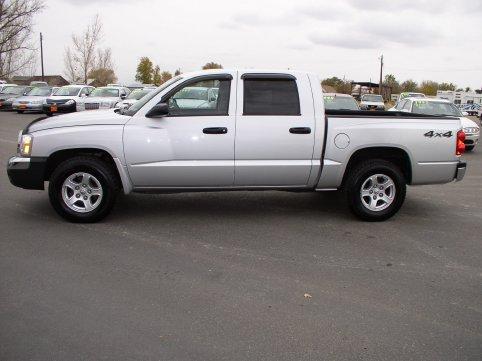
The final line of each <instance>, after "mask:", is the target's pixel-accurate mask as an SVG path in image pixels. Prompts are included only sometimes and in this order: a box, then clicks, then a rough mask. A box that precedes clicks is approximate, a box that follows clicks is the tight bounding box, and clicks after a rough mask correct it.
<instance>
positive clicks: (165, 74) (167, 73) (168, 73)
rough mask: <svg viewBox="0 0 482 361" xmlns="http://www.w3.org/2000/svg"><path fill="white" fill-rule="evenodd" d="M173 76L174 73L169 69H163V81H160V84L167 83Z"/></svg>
mask: <svg viewBox="0 0 482 361" xmlns="http://www.w3.org/2000/svg"><path fill="white" fill-rule="evenodd" d="M171 78H172V74H171V73H170V72H168V71H163V72H162V73H161V82H160V83H159V85H161V84H163V83H165V82H166V81H168V80H169V79H171Z"/></svg>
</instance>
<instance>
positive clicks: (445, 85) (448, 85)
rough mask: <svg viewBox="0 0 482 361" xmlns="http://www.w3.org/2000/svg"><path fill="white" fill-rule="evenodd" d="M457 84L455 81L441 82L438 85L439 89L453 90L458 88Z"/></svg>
mask: <svg viewBox="0 0 482 361" xmlns="http://www.w3.org/2000/svg"><path fill="white" fill-rule="evenodd" d="M456 87H457V86H456V85H455V84H453V83H440V84H439V85H438V90H452V91H454V90H455V89H456Z"/></svg>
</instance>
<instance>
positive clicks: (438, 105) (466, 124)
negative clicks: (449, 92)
mask: <svg viewBox="0 0 482 361" xmlns="http://www.w3.org/2000/svg"><path fill="white" fill-rule="evenodd" d="M401 111H402V112H408V113H416V114H423V115H437V116H442V115H449V116H453V117H457V118H459V119H460V121H461V123H462V128H463V130H464V133H465V142H464V143H465V149H466V150H467V151H469V152H470V151H472V150H473V149H474V148H475V146H476V145H477V143H478V142H479V137H480V128H479V126H478V125H477V123H476V122H474V121H473V120H470V119H469V118H467V117H466V115H467V113H462V112H461V111H460V109H459V108H457V107H456V106H455V105H454V104H453V103H451V102H450V101H448V100H445V99H433V98H406V99H404V100H403V109H402V110H401Z"/></svg>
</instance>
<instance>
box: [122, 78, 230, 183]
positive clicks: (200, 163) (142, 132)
mask: <svg viewBox="0 0 482 361" xmlns="http://www.w3.org/2000/svg"><path fill="white" fill-rule="evenodd" d="M233 79H234V80H233ZM231 83H234V84H233V85H232V84H231ZM235 83H236V73H235V72H233V73H229V72H228V73H226V74H215V75H214V74H213V75H206V76H200V77H197V78H193V79H189V80H187V81H185V82H181V83H180V84H179V85H177V86H175V87H174V88H173V89H171V90H170V91H169V92H168V93H167V94H165V95H164V96H163V97H162V99H161V100H160V102H162V103H168V106H169V114H168V115H167V116H163V117H156V118H149V117H145V116H134V117H133V118H132V119H131V120H130V121H129V122H128V123H127V125H126V127H125V130H124V152H125V157H126V162H127V167H128V171H129V175H130V177H131V180H132V183H133V185H134V188H137V189H142V188H159V187H167V188H185V187H187V188H189V187H193V188H202V187H223V186H232V185H233V183H234V136H235V114H234V112H235V101H236V96H235V94H236V86H235Z"/></svg>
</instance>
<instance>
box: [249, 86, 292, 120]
mask: <svg viewBox="0 0 482 361" xmlns="http://www.w3.org/2000/svg"><path fill="white" fill-rule="evenodd" d="M243 115H300V98H299V94H298V87H297V85H296V80H295V79H284V78H281V79H276V78H269V79H263V78H261V79H256V78H252V79H251V78H248V79H244V108H243Z"/></svg>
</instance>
